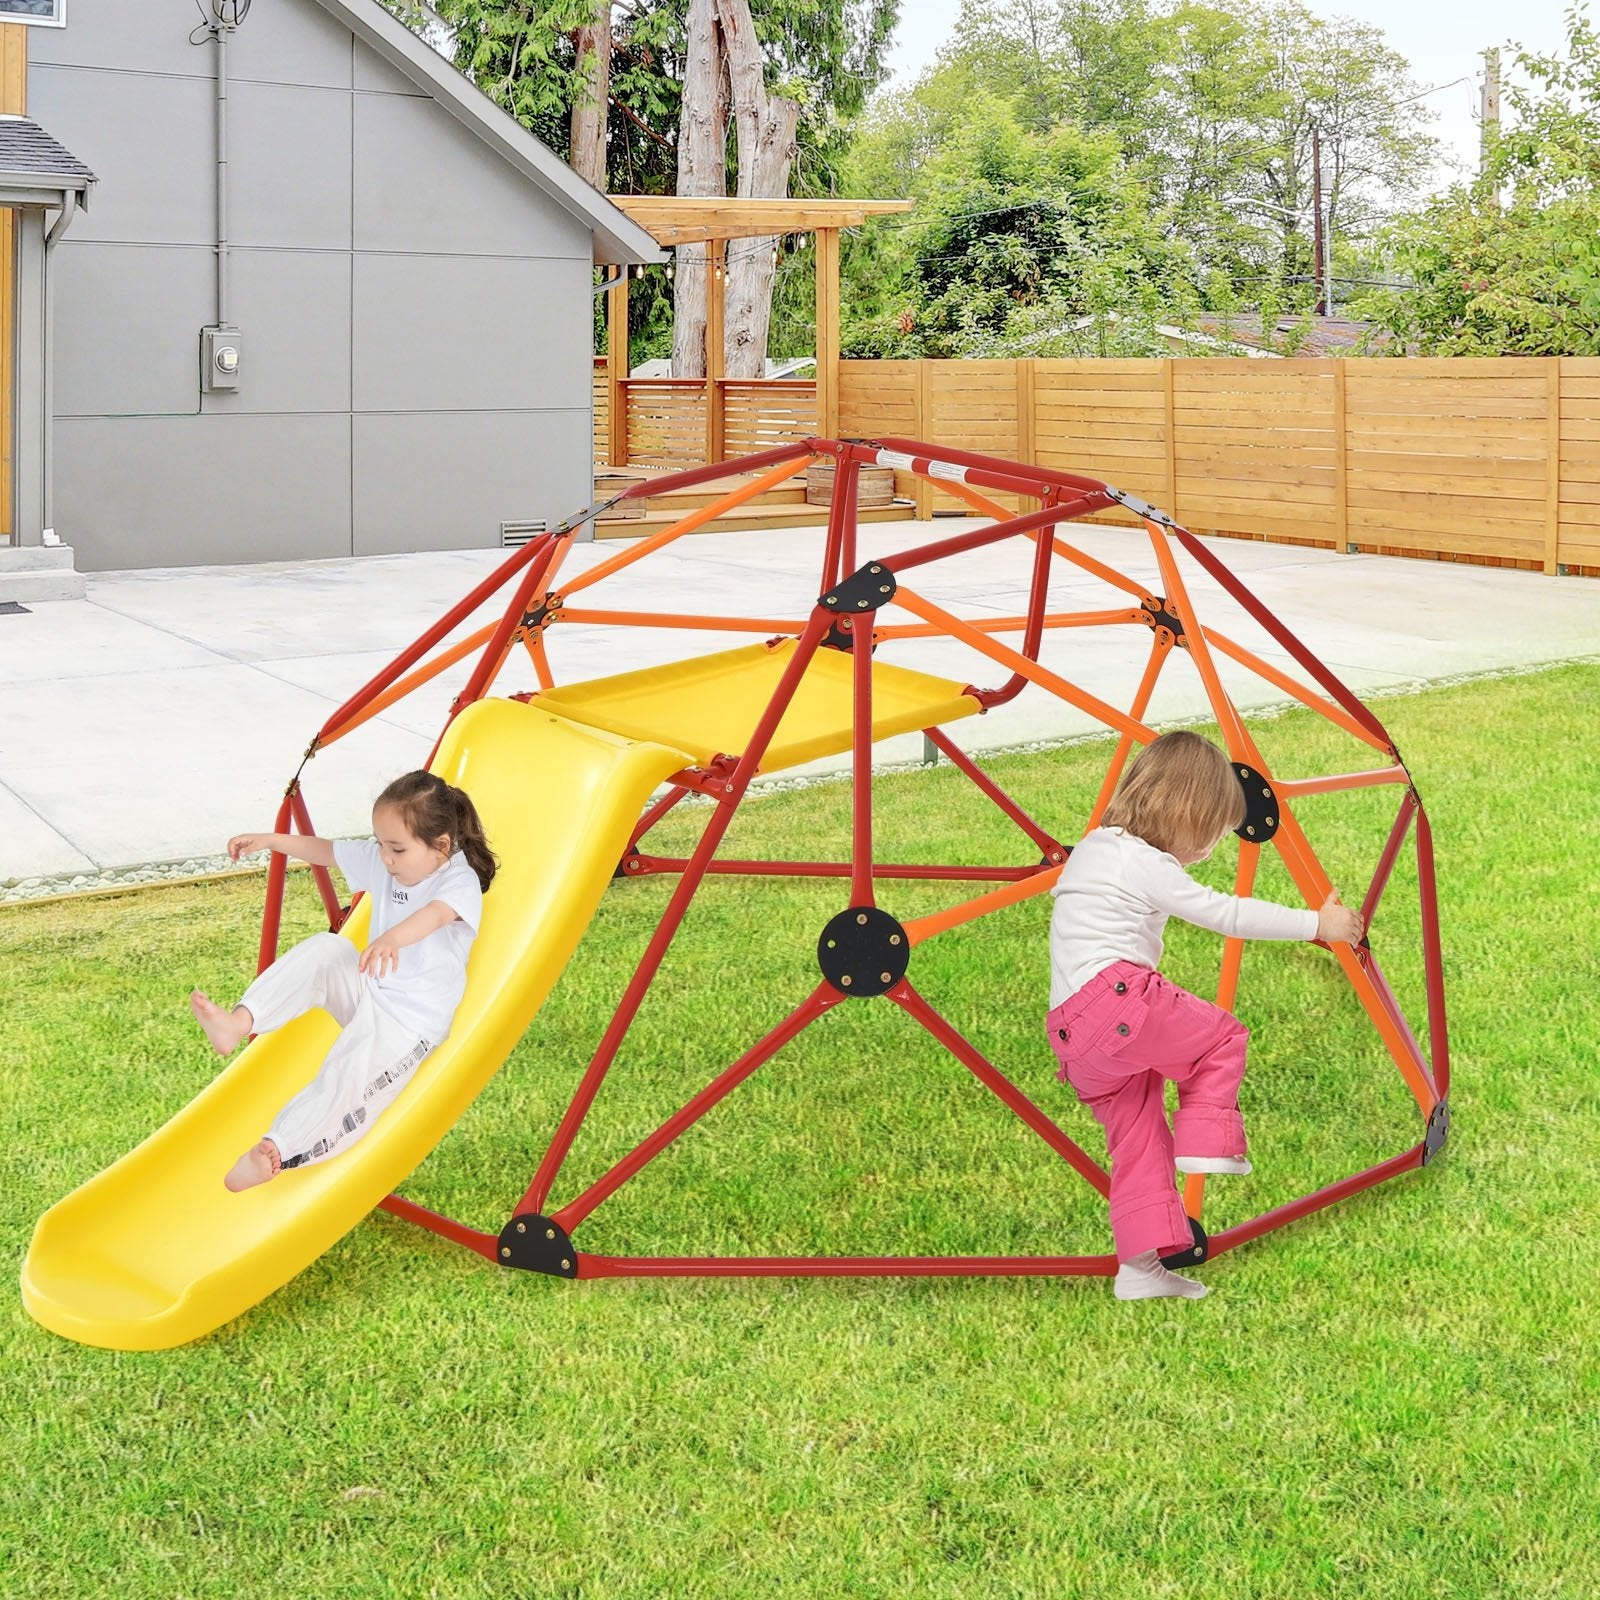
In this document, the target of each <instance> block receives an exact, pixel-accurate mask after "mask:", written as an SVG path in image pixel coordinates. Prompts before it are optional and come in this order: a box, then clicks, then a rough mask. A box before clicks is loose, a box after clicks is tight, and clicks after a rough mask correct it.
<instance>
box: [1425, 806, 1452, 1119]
mask: <svg viewBox="0 0 1600 1600" xmlns="http://www.w3.org/2000/svg"><path fill="white" fill-rule="evenodd" d="M1417 900H1418V903H1419V905H1420V908H1421V911H1422V954H1423V967H1424V970H1425V972H1426V974H1427V984H1428V1048H1429V1049H1430V1050H1431V1051H1432V1053H1433V1079H1434V1082H1435V1083H1436V1084H1437V1085H1438V1087H1439V1098H1440V1099H1441V1100H1442V1099H1443V1098H1444V1097H1445V1096H1446V1095H1447V1094H1449V1092H1450V1037H1449V1029H1448V1027H1447V1025H1446V1022H1445V1012H1444V956H1443V952H1442V951H1441V950H1440V947H1439V890H1438V885H1437V884H1436V883H1435V882H1434V871H1433V828H1432V826H1431V825H1430V824H1429V822H1428V813H1427V809H1426V808H1425V807H1424V806H1423V804H1422V801H1421V798H1420V797H1419V798H1418V800H1417Z"/></svg>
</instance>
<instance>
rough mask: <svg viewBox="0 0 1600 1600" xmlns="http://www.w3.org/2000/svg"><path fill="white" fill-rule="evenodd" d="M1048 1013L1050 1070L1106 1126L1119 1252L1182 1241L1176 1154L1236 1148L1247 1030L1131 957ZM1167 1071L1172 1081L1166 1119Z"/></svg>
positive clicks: (1163, 1248) (1177, 1245) (1182, 1244)
mask: <svg viewBox="0 0 1600 1600" xmlns="http://www.w3.org/2000/svg"><path fill="white" fill-rule="evenodd" d="M1046 1021H1047V1024H1048V1026H1049V1029H1050V1047H1051V1049H1052V1050H1054V1051H1055V1053H1056V1058H1057V1059H1058V1060H1059V1061H1060V1063H1061V1071H1060V1072H1059V1074H1058V1076H1059V1077H1060V1078H1061V1079H1062V1081H1063V1082H1065V1083H1070V1084H1071V1085H1072V1087H1073V1088H1074V1089H1075V1090H1076V1091H1077V1094H1078V1098H1079V1099H1080V1100H1081V1101H1082V1102H1083V1103H1084V1104H1085V1105H1086V1106H1088V1108H1089V1109H1090V1110H1091V1111H1092V1112H1094V1114H1095V1116H1096V1117H1098V1118H1099V1119H1100V1122H1101V1124H1102V1125H1103V1126H1104V1128H1105V1130H1106V1149H1107V1150H1108V1152H1109V1153H1110V1156H1111V1236H1112V1238H1113V1240H1114V1241H1115V1243H1116V1247H1117V1259H1118V1260H1119V1261H1126V1260H1127V1259H1128V1258H1129V1257H1130V1256H1136V1255H1140V1254H1142V1253H1143V1252H1144V1251H1146V1250H1157V1251H1159V1252H1160V1253H1161V1254H1162V1255H1170V1254H1172V1253H1173V1252H1174V1251H1177V1250H1184V1249H1187V1248H1188V1246H1189V1245H1190V1243H1191V1242H1192V1236H1191V1234H1190V1232H1189V1219H1188V1216H1187V1214H1186V1213H1185V1211H1184V1209H1183V1204H1182V1202H1181V1200H1180V1199H1179V1197H1178V1191H1177V1189H1176V1188H1175V1187H1174V1185H1173V1159H1174V1156H1175V1155H1184V1156H1242V1155H1243V1154H1244V1153H1245V1138H1244V1118H1243V1117H1242V1116H1241V1115H1240V1114H1239V1081H1240V1079H1241V1078H1243V1077H1244V1054H1245V1043H1246V1041H1247V1040H1248V1039H1249V1037H1250V1030H1249V1029H1248V1028H1246V1027H1245V1025H1244V1024H1243V1023H1242V1022H1240V1021H1239V1019H1238V1018H1237V1017H1235V1016H1233V1015H1232V1014H1231V1013H1230V1012H1227V1011H1224V1010H1223V1009H1222V1008H1221V1007H1220V1006H1214V1005H1212V1004H1211V1002H1210V1001H1208V1000H1202V999H1200V998H1199V997H1198V996H1196V995H1192V994H1190V993H1189V992H1188V990H1187V989H1180V988H1179V987H1178V986H1177V984H1175V983H1169V982H1168V981H1167V980H1166V979H1165V978H1163V977H1162V976H1161V974H1160V973H1159V972H1154V971H1152V970H1151V969H1150V968H1149V967H1141V966H1137V965H1135V964H1134V963H1133V962H1131V961H1119V962H1117V964H1116V965H1115V966H1112V967H1107V968H1106V970H1105V971H1104V972H1101V973H1098V974H1096V976H1095V977H1093V978H1091V979H1090V980H1089V982H1088V983H1086V984H1085V985H1084V986H1083V987H1082V988H1081V989H1079V990H1078V992H1077V993H1076V994H1072V995H1069V996H1068V997H1067V998H1066V999H1065V1000H1063V1001H1062V1002H1061V1004H1060V1005H1058V1006H1057V1007H1056V1008H1055V1009H1054V1010H1053V1011H1052V1012H1051V1013H1050V1015H1049V1017H1048V1018H1047V1019H1046ZM1169 1080H1170V1081H1171V1082H1173V1083H1175V1084H1177V1085H1178V1111H1177V1115H1176V1116H1174V1117H1173V1119H1172V1126H1171V1127H1170V1128H1169V1127H1168V1126H1167V1107H1166V1085H1167V1082H1168V1081H1169Z"/></svg>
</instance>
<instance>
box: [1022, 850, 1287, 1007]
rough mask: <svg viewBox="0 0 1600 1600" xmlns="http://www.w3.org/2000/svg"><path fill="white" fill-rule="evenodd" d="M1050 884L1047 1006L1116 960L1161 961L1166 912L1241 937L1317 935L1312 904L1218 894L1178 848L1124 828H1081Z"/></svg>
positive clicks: (1152, 963) (1143, 963) (1155, 963)
mask: <svg viewBox="0 0 1600 1600" xmlns="http://www.w3.org/2000/svg"><path fill="white" fill-rule="evenodd" d="M1050 892H1051V893H1052V894H1053V895H1054V896H1055V909H1054V911H1053V912H1052V913H1051V917H1050V1005H1051V1007H1052V1008H1054V1007H1056V1006H1058V1005H1060V1004H1061V1002H1062V1001H1063V1000H1065V999H1066V998H1067V997H1068V995H1071V994H1075V993H1076V992H1077V991H1078V990H1079V989H1081V988H1082V987H1083V986H1084V984H1086V983H1087V982H1088V981H1089V980H1090V979H1091V978H1092V977H1094V976H1095V974H1096V973H1100V972H1104V971H1105V969H1106V968H1107V967H1109V966H1113V965H1115V964H1116V963H1117V962H1118V961H1134V962H1137V963H1138V964H1139V965H1140V966H1142V967H1158V966H1160V964H1161V933H1162V929H1164V928H1165V927H1166V925H1167V918H1168V917H1181V918H1182V919H1183V920H1184V921H1185V922H1192V923H1194V924H1196V926H1198V927H1201V928H1210V929H1211V930H1212V932H1213V933H1221V934H1226V935H1230V936H1237V937H1239V938H1243V939H1314V938H1316V936H1317V913H1316V912H1315V911H1310V910H1306V911H1296V910H1295V909H1294V908H1293V907H1292V906H1281V905H1279V904H1278V903H1277V902H1276V901H1273V900H1249V899H1241V898H1240V897H1239V896H1238V895H1231V894H1218V893H1217V891H1216V890H1215V889H1208V888H1206V886H1205V885H1204V884H1201V883H1196V882H1195V881H1194V879H1193V878H1191V877H1190V876H1189V874H1188V873H1187V872H1185V871H1184V869H1183V867H1182V865H1181V864H1180V862H1179V861H1178V859H1177V857H1176V856H1170V855H1168V854H1167V853H1166V851H1164V850H1157V849H1156V847H1155V846H1154V845H1152V844H1147V843H1146V842H1145V841H1144V840H1143V839H1141V838H1139V837H1138V836H1137V835H1135V834H1131V833H1125V832H1123V830H1122V829H1121V828H1095V829H1094V830H1093V831H1092V832H1090V833H1089V834H1087V835H1085V837H1084V839H1083V842H1082V843H1081V844H1079V845H1077V846H1075V847H1074V849H1073V851H1072V854H1071V855H1070V856H1068V858H1067V863H1066V865H1065V866H1064V867H1063V868H1062V869H1061V876H1060V878H1059V879H1058V880H1057V882H1056V886H1055V888H1054V889H1052V890H1051V891H1050Z"/></svg>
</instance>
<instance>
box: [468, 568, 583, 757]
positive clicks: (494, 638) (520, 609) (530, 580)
mask: <svg viewBox="0 0 1600 1600" xmlns="http://www.w3.org/2000/svg"><path fill="white" fill-rule="evenodd" d="M555 551H556V547H555V545H554V544H551V545H549V546H547V547H546V548H545V549H544V550H543V551H541V552H540V554H539V556H538V558H537V559H536V560H534V561H533V562H531V563H530V564H529V567H528V570H527V571H526V572H525V573H524V574H523V575H522V581H521V583H519V584H518V585H517V588H516V592H515V593H514V594H513V595H512V597H511V604H510V605H509V606H507V607H506V610H505V615H504V616H502V617H501V618H500V622H499V625H498V626H497V627H496V628H495V630H494V633H493V634H492V635H491V636H490V638H489V642H488V644H486V645H485V646H484V647H483V654H482V655H481V656H479V657H478V664H477V666H475V667H474V668H473V669H472V676H471V677H470V678H468V679H467V683H466V687H465V688H464V689H462V691H461V693H460V694H458V695H457V696H456V697H455V699H454V700H453V701H452V702H451V704H450V718H449V721H447V723H446V726H447V727H448V726H449V722H453V721H454V720H455V718H456V716H457V715H458V714H459V713H460V712H461V711H463V710H465V708H466V707H467V706H469V705H471V704H472V702H473V701H474V700H478V699H481V698H482V696H483V695H484V693H485V692H486V691H487V689H488V687H489V685H490V684H491V683H493V682H494V676H495V674H496V673H497V672H498V671H499V670H500V667H501V664H502V663H503V662H504V661H505V658H506V655H507V654H508V652H509V651H510V649H511V636H512V634H514V633H515V632H516V631H517V629H518V628H519V627H521V626H522V619H523V617H525V616H526V615H527V613H528V609H529V607H530V606H531V605H532V604H533V602H534V600H535V597H536V595H537V593H538V590H539V586H540V584H542V583H543V582H544V575H545V573H546V572H547V571H548V570H549V568H550V562H551V560H552V559H553V558H554V556H555Z"/></svg>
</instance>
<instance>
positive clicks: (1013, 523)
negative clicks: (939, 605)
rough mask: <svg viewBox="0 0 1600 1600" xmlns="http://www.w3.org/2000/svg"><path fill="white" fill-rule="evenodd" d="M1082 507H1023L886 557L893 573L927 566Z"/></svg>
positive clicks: (1059, 519)
mask: <svg viewBox="0 0 1600 1600" xmlns="http://www.w3.org/2000/svg"><path fill="white" fill-rule="evenodd" d="M1078 509H1079V507H1078V505H1077V503H1076V502H1071V503H1068V504H1065V505H1058V506H1040V507H1039V509H1038V510H1037V511H1024V512H1023V513H1022V514H1021V515H1020V516H1016V517H1013V518H1012V519H1011V520H1010V521H1009V522H991V523H990V524H989V525H988V526H987V527H984V528H974V529H973V530H972V532H970V533H958V534H954V535H952V537H950V538H948V539H937V540H935V541H934V542H933V543H932V544H923V545H918V546H917V547H916V548H915V549H913V550H902V551H901V552H900V553H899V554H898V555H895V556H889V557H887V558H885V560H884V563H883V564H884V566H886V567H887V568H888V569H889V570H890V571H891V572H892V573H894V574H895V575H896V576H899V574H900V573H902V572H909V571H910V570H911V569H912V568H913V567H920V566H925V565H926V564H927V563H928V562H930V561H942V560H944V558H945V557H946V556H957V555H961V554H963V553H964V552H965V551H968V550H978V549H981V548H982V547H983V546H984V545H987V544H998V543H999V542H1000V540H1002V539H1010V538H1013V537H1014V536H1015V535H1017V534H1020V533H1029V532H1031V531H1032V530H1034V529H1035V528H1049V527H1053V526H1054V525H1055V524H1056V523H1058V522H1064V521H1065V520H1066V519H1067V518H1068V517H1070V516H1072V515H1074V514H1075V513H1076V511H1077V510H1078Z"/></svg>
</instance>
